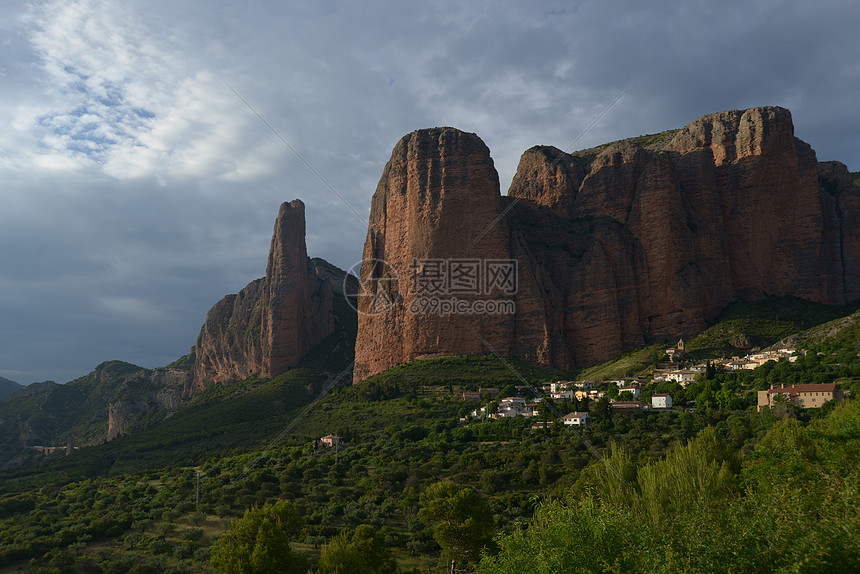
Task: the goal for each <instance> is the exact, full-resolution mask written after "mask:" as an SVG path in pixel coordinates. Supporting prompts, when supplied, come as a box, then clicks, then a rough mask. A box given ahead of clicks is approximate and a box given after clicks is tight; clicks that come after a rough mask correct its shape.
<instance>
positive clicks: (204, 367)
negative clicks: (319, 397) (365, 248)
mask: <svg viewBox="0 0 860 574" xmlns="http://www.w3.org/2000/svg"><path fill="white" fill-rule="evenodd" d="M327 277H328V274H327V273H326V272H325V271H323V270H322V269H319V268H318V266H317V264H316V263H315V262H313V261H311V260H310V259H309V258H308V256H307V250H306V247H305V206H304V204H303V203H302V202H301V201H299V200H295V201H292V202H290V203H284V204H282V205H281V208H280V211H279V213H278V219H277V220H276V221H275V231H274V235H273V237H272V246H271V249H270V251H269V262H268V265H267V267H266V277H264V278H262V279H257V280H256V281H252V282H251V283H249V284H248V285H247V286H246V287H245V288H244V289H242V290H241V291H240V292H239V293H238V294H235V295H227V296H226V297H224V298H223V299H222V300H221V301H219V302H218V303H216V304H215V306H213V307H212V309H211V310H210V311H209V313H208V314H207V315H206V323H205V324H204V325H203V328H202V329H201V330H200V335H199V336H198V338H197V347H196V354H197V359H196V363H195V371H194V381H195V385H196V387H197V388H202V387H203V386H205V385H206V384H207V383H210V382H217V383H229V382H234V381H237V380H241V379H243V378H245V377H247V376H249V375H250V374H252V373H259V374H260V375H261V376H264V377H273V376H277V375H279V374H281V373H283V372H284V371H286V370H287V369H289V368H290V367H293V366H295V365H296V364H297V363H298V362H299V361H300V360H301V358H302V357H304V356H305V355H306V354H307V353H308V351H310V350H311V349H313V348H314V347H315V346H316V345H317V344H319V342H320V341H322V340H323V339H324V338H325V337H326V336H328V335H329V334H330V333H331V332H332V331H333V330H334V314H333V311H332V293H333V285H332V283H333V282H332V281H331V280H330V279H329V278H327Z"/></svg>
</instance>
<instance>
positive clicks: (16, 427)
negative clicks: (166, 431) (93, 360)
mask: <svg viewBox="0 0 860 574" xmlns="http://www.w3.org/2000/svg"><path fill="white" fill-rule="evenodd" d="M190 381H191V371H190V370H189V369H174V368H163V369H152V370H150V369H144V368H143V367H139V366H137V365H132V364H130V363H124V362H122V361H107V362H104V363H102V364H100V365H99V366H98V367H96V369H95V370H94V371H93V372H91V373H90V374H88V375H86V376H84V377H81V378H79V379H75V380H74V381H71V382H68V383H66V384H64V385H58V384H56V383H53V382H51V381H45V382H43V383H33V384H32V385H29V386H27V387H21V386H20V385H18V390H17V392H15V393H14V395H13V396H7V397H6V399H5V400H3V401H2V402H0V468H11V467H16V466H20V465H22V464H27V463H29V462H35V461H36V460H38V459H39V457H41V456H42V455H40V454H38V453H35V451H34V450H33V449H32V448H30V447H34V446H49V447H50V446H54V447H57V446H59V447H62V446H65V445H67V444H68V442H69V440H70V439H71V440H72V441H73V442H74V443H75V444H76V445H78V446H86V445H93V444H99V443H102V442H105V441H108V440H111V439H113V438H115V437H117V436H119V435H121V434H124V433H126V432H128V431H129V430H131V429H132V428H133V427H136V426H139V425H140V424H141V423H151V422H154V421H155V420H159V419H160V418H163V417H164V416H167V414H168V413H169V412H170V411H171V410H172V409H175V408H177V407H178V406H179V404H180V403H181V401H182V396H183V394H185V395H188V394H189V391H190Z"/></svg>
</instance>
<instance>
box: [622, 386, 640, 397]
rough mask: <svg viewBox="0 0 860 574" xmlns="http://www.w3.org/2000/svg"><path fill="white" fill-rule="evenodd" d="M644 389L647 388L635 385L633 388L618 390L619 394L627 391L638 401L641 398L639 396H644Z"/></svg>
mask: <svg viewBox="0 0 860 574" xmlns="http://www.w3.org/2000/svg"><path fill="white" fill-rule="evenodd" d="M643 388H645V387H640V386H639V385H633V386H631V387H621V388H619V389H618V392H619V393H623V392H624V391H627V392H628V393H630V394H631V395H633V398H634V399H638V398H639V395H641V394H642V389H643Z"/></svg>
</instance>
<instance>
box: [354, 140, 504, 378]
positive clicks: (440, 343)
mask: <svg viewBox="0 0 860 574" xmlns="http://www.w3.org/2000/svg"><path fill="white" fill-rule="evenodd" d="M497 220H498V221H497ZM369 223H370V225H369V228H368V234H367V241H366V242H365V246H364V254H363V262H364V264H363V265H362V269H361V283H362V286H363V292H362V293H361V296H360V298H359V309H358V310H359V319H358V333H359V334H358V340H357V342H356V348H355V355H356V363H355V369H354V373H355V380H361V379H362V378H364V377H366V376H368V375H370V374H373V373H376V372H379V371H381V370H383V369H385V368H388V367H389V366H391V365H393V364H396V363H400V362H404V361H409V360H413V359H417V358H421V357H428V356H435V355H449V354H459V353H471V354H474V353H487V352H490V348H489V347H491V348H493V349H496V350H497V351H498V352H500V353H503V354H505V355H508V354H510V353H511V351H512V342H513V338H514V337H513V316H512V315H502V314H496V315H489V314H483V315H482V314H471V315H463V314H439V313H436V312H433V311H432V310H431V309H429V308H427V309H424V311H426V312H420V307H421V306H422V303H423V302H427V298H430V297H432V296H434V295H437V296H445V297H447V295H444V294H442V293H440V292H439V291H438V290H434V288H433V287H432V286H427V287H426V288H419V287H416V285H415V284H413V283H412V281H411V280H410V279H411V277H410V276H412V277H416V276H418V275H420V276H422V277H429V274H430V273H432V272H433V266H434V265H436V264H437V263H436V262H440V261H441V262H444V261H447V260H448V259H450V258H454V259H458V260H469V259H482V260H487V259H497V260H507V259H509V257H510V247H509V244H508V229H507V224H506V222H505V220H504V218H503V217H501V209H500V197H499V179H498V175H497V173H496V170H495V168H494V167H493V161H492V159H490V152H489V150H488V149H487V146H486V145H484V143H483V142H482V141H481V140H480V139H479V138H478V137H477V136H476V135H474V134H468V133H464V132H461V131H458V130H455V129H452V128H435V129H427V130H420V131H417V132H413V133H411V134H409V135H407V136H405V137H404V138H403V139H401V140H400V142H398V144H397V145H396V146H395V148H394V151H393V152H392V154H391V159H390V160H389V161H388V164H387V165H386V166H385V169H384V170H383V174H382V179H381V180H380V181H379V185H378V187H377V188H376V193H375V194H374V196H373V200H372V204H371V212H370V222H369ZM373 260H377V261H384V262H385V264H378V265H374V264H372V262H373ZM414 261H417V262H418V265H417V267H414V268H413V269H412V271H410V267H411V266H412V265H413V262H414ZM446 277H447V275H446ZM454 296H456V297H457V299H458V300H461V301H464V302H471V301H473V300H476V299H479V298H481V297H482V296H481V295H480V294H475V293H474V292H461V293H457V294H456V295H454ZM492 297H493V298H503V296H502V295H501V294H500V293H499V292H498V291H497V290H494V291H493V292H492ZM481 338H483V339H484V340H485V341H486V343H487V344H489V347H488V346H487V344H485V343H484V341H482V340H481Z"/></svg>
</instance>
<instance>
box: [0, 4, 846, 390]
mask: <svg viewBox="0 0 860 574" xmlns="http://www.w3.org/2000/svg"><path fill="white" fill-rule="evenodd" d="M415 6H418V7H415ZM858 24H860V3H858V2H856V0H845V1H833V2H818V3H813V2H809V1H808V0H804V1H796V2H794V1H769V0H767V1H759V2H714V1H713V0H707V1H695V0H691V1H685V2H656V1H655V2H640V1H638V0H617V1H616V0H595V1H569V2H528V3H526V2H483V1H474V2H473V1H470V2H421V3H417V2H415V3H413V2H399V1H391V2H382V1H362V2H346V1H344V2H337V1H329V0H317V1H314V2H283V1H274V0H273V1H268V2H266V1H259V2H253V1H252V2H233V1H228V0H205V1H204V0H180V1H177V0H169V1H168V0H130V1H123V2H118V1H117V2H111V1H102V0H100V1H97V0H92V1H90V0H59V1H34V2H24V1H14V0H2V1H0V42H2V48H0V376H4V377H7V378H10V379H13V380H16V381H18V382H22V383H30V382H33V381H40V380H46V379H51V380H55V381H57V382H66V381H68V380H71V379H74V378H76V377H79V376H82V375H84V374H86V373H87V372H89V371H90V370H92V368H93V367H95V366H96V365H97V364H98V363H100V362H101V361H103V360H107V359H121V360H125V361H129V362H133V363H136V364H139V365H141V366H145V367H155V366H161V365H164V364H166V363H168V362H170V361H172V360H173V359H175V358H177V357H179V356H180V355H182V354H184V353H186V352H187V351H188V348H189V347H190V346H191V345H192V344H193V343H194V341H195V339H196V336H197V333H198V331H199V329H200V326H201V325H202V323H203V320H204V318H205V314H206V311H207V310H208V309H209V307H210V306H211V305H212V304H213V303H215V302H216V301H217V300H218V299H220V298H221V297H222V296H223V295H225V294H227V293H232V292H236V291H237V290H238V289H240V288H241V287H243V286H244V285H245V284H246V283H248V282H249V281H250V280H252V279H254V278H256V277H260V276H262V275H263V274H264V273H265V266H266V257H267V253H268V244H269V240H270V238H271V233H272V226H273V223H274V219H275V217H276V215H277V211H278V206H279V204H280V203H281V202H283V201H289V200H292V199H295V198H300V199H302V200H303V201H304V202H305V204H306V206H307V218H308V237H307V244H308V251H309V253H310V255H312V256H320V257H324V258H325V259H327V260H329V261H331V262H333V263H335V264H336V265H338V266H340V267H343V268H348V267H351V266H352V265H353V263H355V262H356V261H357V260H359V259H360V257H361V247H362V244H363V242H364V236H365V231H366V224H365V222H364V221H363V220H364V219H365V218H366V216H367V214H368V211H369V204H370V197H371V195H372V193H373V191H374V189H375V187H376V183H377V180H378V178H379V176H380V174H381V172H382V167H383V165H384V164H385V161H386V160H387V159H388V157H389V155H390V153H391V149H392V147H393V146H394V144H395V143H396V142H397V140H398V139H399V138H400V137H401V136H403V135H404V134H406V133H408V132H411V131H413V130H415V129H419V128H423V127H432V126H444V125H450V126H455V127H458V128H461V129H464V130H467V131H473V132H476V133H477V134H478V135H480V136H481V137H482V138H483V139H484V141H485V142H486V143H487V145H488V146H489V147H490V149H491V150H492V154H493V158H494V161H495V164H496V168H497V169H498V171H499V174H500V178H501V182H502V190H503V193H504V190H506V189H507V186H508V184H509V182H510V179H511V177H512V176H513V171H514V170H515V168H516V164H517V160H518V158H519V155H520V154H521V153H522V152H523V151H524V150H525V149H527V148H529V147H531V146H532V145H535V144H550V145H555V146H557V147H559V148H562V149H567V148H572V149H581V148H585V147H590V146H593V145H596V144H599V143H603V142H606V141H611V140H615V139H621V138H625V137H632V136H637V135H641V134H646V133H653V132H657V131H662V130H664V129H669V128H675V127H681V126H683V125H685V124H687V123H688V122H690V121H692V120H694V119H695V118H697V117H699V116H702V115H704V114H707V113H711V112H716V111H720V110H726V109H737V108H747V107H752V106H760V105H780V106H784V107H787V108H789V109H791V110H792V113H793V116H794V123H795V132H796V135H797V136H798V137H800V138H802V139H804V140H806V141H808V142H809V143H811V144H812V146H813V148H814V149H815V150H816V151H817V153H818V157H819V159H821V160H825V159H836V160H840V161H842V162H844V163H846V164H848V166H849V168H850V169H852V170H860V114H858V106H857V102H858V96H860V42H858V41H857V30H858V29H860V26H858ZM631 86H632V87H631ZM628 88H629V91H627V92H626V93H624V92H625V90H627V89H628ZM234 90H235V93H234ZM622 93H624V95H623V97H621V98H620V99H618V101H617V102H616V103H615V105H614V106H612V107H611V109H609V110H608V111H606V110H607V108H608V107H609V106H610V104H611V103H612V102H613V101H614V100H616V98H618V96H619V95H620V94H622ZM237 94H238V95H237ZM240 96H241V98H240ZM242 99H244V100H246V101H247V103H248V105H250V106H251V107H252V108H253V109H254V110H255V111H256V112H257V113H259V115H260V116H262V118H264V119H265V121H266V122H268V124H269V125H271V126H272V128H273V129H274V130H275V131H277V132H278V134H279V135H280V136H281V137H282V138H283V139H284V140H285V141H286V142H288V143H289V144H290V146H292V147H293V148H294V149H295V151H296V153H297V154H298V155H300V156H301V158H303V159H304V160H305V161H307V162H308V164H310V165H311V166H313V168H314V169H315V170H316V171H317V172H318V173H319V175H320V176H321V177H322V179H324V180H325V183H324V182H323V181H321V180H320V179H319V178H318V177H317V176H316V175H314V173H313V172H312V171H311V170H310V169H309V168H308V167H307V166H306V165H305V164H304V163H303V162H302V161H301V160H300V159H299V158H298V157H297V155H296V154H294V153H293V152H292V151H291V150H290V149H289V148H288V147H287V146H286V145H285V144H284V142H283V141H281V139H279V138H278V136H276V135H275V134H274V133H273V132H272V131H271V130H270V129H269V128H268V127H267V126H266V124H265V123H264V122H263V121H262V120H261V119H260V117H258V116H257V115H255V112H254V111H252V110H251V108H249V106H248V105H246V104H245V103H244V102H243V101H242ZM604 111H606V113H605V115H603V116H602V117H600V116H601V114H602V113H603V112H604ZM598 117H600V119H599V121H597V122H596V123H594V125H593V127H591V128H590V129H589V130H588V131H586V128H588V126H589V125H590V124H592V122H594V120H595V119H597V118H598ZM584 132H585V133H584ZM583 133H584V135H583ZM333 190H334V191H333ZM335 192H336V193H335ZM338 195H339V196H341V197H342V198H343V200H341V199H340V198H339V197H338Z"/></svg>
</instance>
